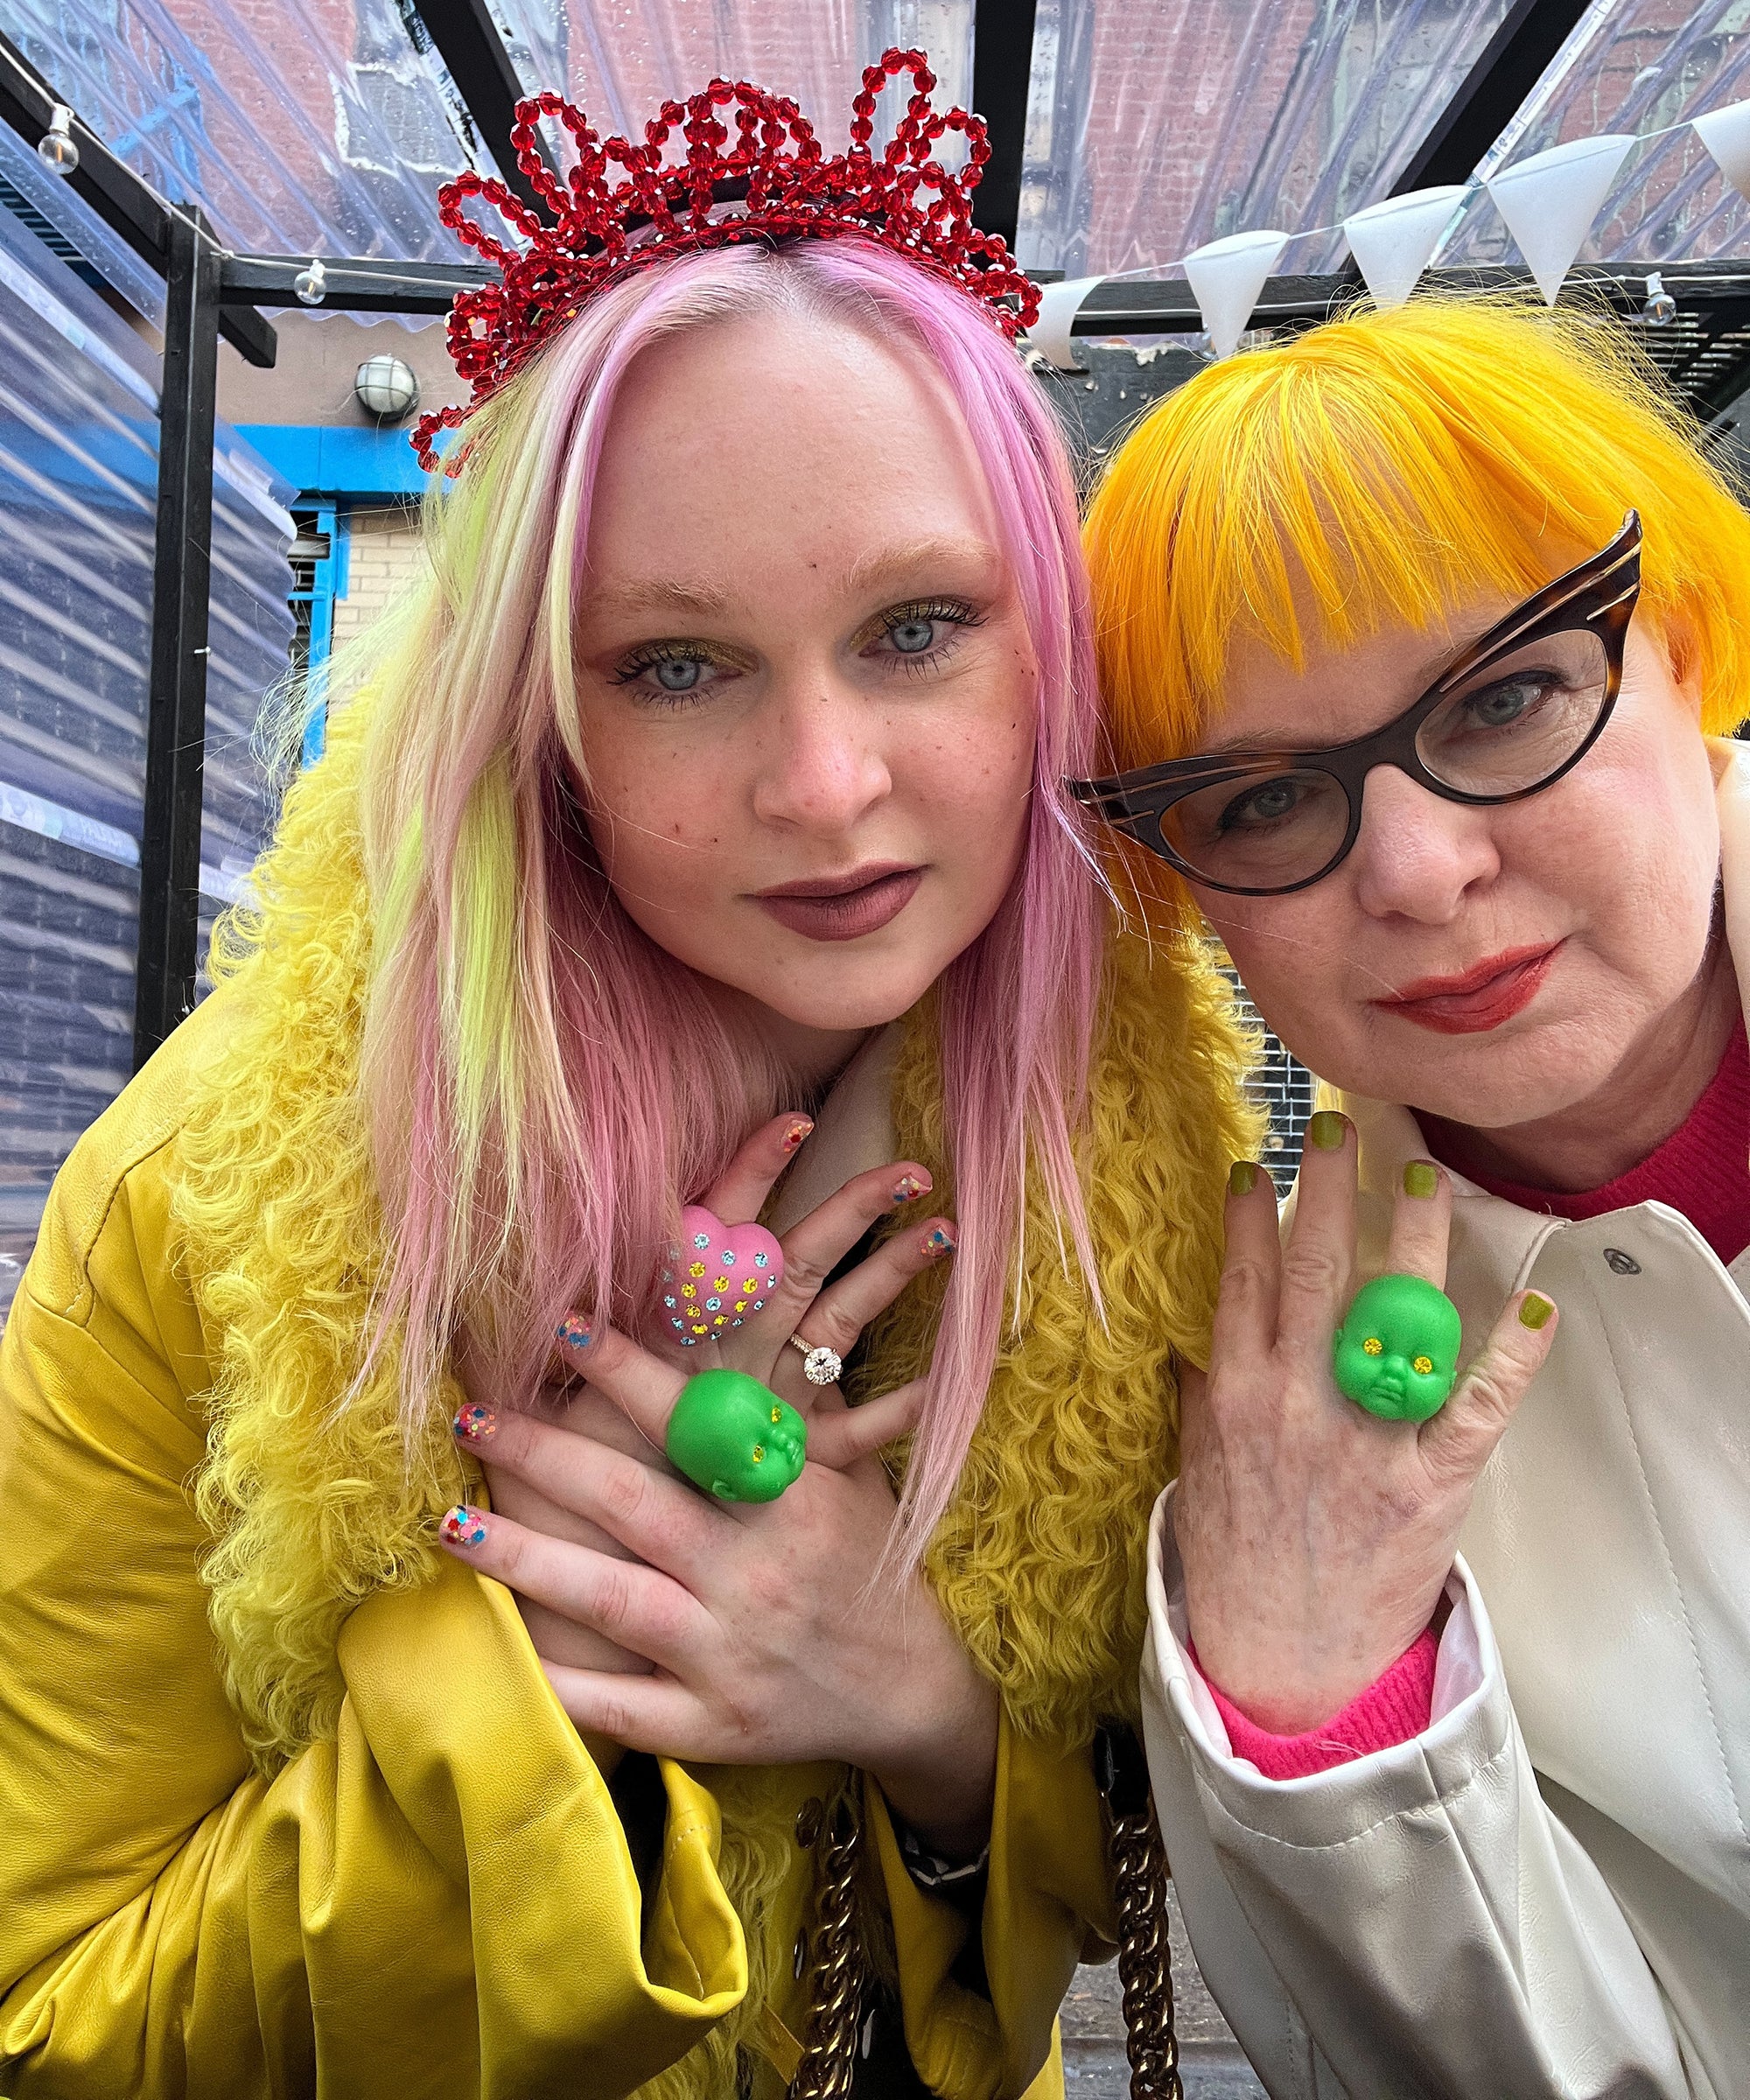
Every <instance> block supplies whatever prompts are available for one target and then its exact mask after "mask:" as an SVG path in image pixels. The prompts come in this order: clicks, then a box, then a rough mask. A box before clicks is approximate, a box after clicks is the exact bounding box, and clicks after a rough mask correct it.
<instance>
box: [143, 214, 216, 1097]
mask: <svg viewBox="0 0 1750 2100" xmlns="http://www.w3.org/2000/svg"><path fill="white" fill-rule="evenodd" d="M166 259H167V262H168V265H169V267H168V270H167V273H166V281H165V351H164V393H163V397H162V402H161V405H160V409H159V421H158V536H157V544H156V551H155V555H154V562H153V570H152V652H151V699H150V711H149V714H148V717H147V723H146V803H145V828H144V836H143V837H142V840H141V844H140V947H139V974H138V977H137V982H136V985H135V994H134V1068H135V1069H136V1070H138V1069H139V1068H140V1067H141V1066H142V1065H143V1064H144V1062H145V1061H146V1060H147V1059H148V1058H149V1057H150V1056H151V1054H152V1052H153V1051H154V1050H156V1049H157V1048H158V1045H159V1044H160V1043H162V1042H163V1041H164V1040H165V1037H166V1036H168V1035H169V1033H170V1032H171V1031H172V1028H174V1027H175V1026H176V1025H177V1023H178V1022H179V1021H180V1020H181V1019H183V1017H184V1015H185V1014H187V1013H189V1012H192V1011H193V1006H194V974H195V965H196V949H197V943H198V940H199V927H198V922H197V917H196V914H197V911H198V907H199V898H200V776H201V766H202V761H203V759H204V757H205V749H206V742H207V597H208V590H209V586H210V581H211V572H212V544H213V420H214V392H215V389H216V388H217V384H218V375H219V251H218V249H217V248H215V247H214V243H213V241H212V238H211V229H210V228H209V227H208V226H207V221H206V220H205V219H203V218H202V217H201V215H200V213H199V212H198V211H197V210H195V209H194V208H193V207H192V206H184V207H182V208H181V211H180V212H179V213H172V214H171V220H170V228H169V245H168V254H167V258H166Z"/></svg>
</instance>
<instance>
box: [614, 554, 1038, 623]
mask: <svg viewBox="0 0 1750 2100" xmlns="http://www.w3.org/2000/svg"><path fill="white" fill-rule="evenodd" d="M999 561H1000V556H998V550H997V549H996V548H994V547H993V546H992V545H991V543H990V542H989V541H988V540H982V539H973V538H962V539H956V538H951V537H941V538H933V539H921V540H910V541H907V542H902V543H901V544H900V545H897V546H893V547H879V548H874V549H871V550H870V551H869V552H868V553H867V554H863V555H859V556H858V558H857V559H856V560H855V561H854V562H852V563H851V565H850V567H849V568H848V569H846V570H844V572H843V575H842V581H841V587H842V589H843V591H844V595H845V596H846V597H848V598H863V597H865V596H868V595H870V594H872V593H873V592H874V591H877V590H878V589H879V586H881V585H882V584H886V583H888V582H890V581H892V580H893V579H896V578H900V577H907V576H914V575H915V574H916V573H917V572H918V571H919V570H923V569H932V568H945V567H949V566H961V567H966V566H977V567H980V568H984V569H991V568H995V567H996V566H997V565H998V563H999ZM590 605H591V609H592V610H594V611H596V612H598V613H607V614H610V615H613V614H618V613H682V614H688V613H690V614H694V615H697V617H700V618H703V619H711V618H715V617H718V616H719V615H721V614H723V613H727V612H729V611H730V610H731V609H732V600H731V598H730V596H729V594H728V592H727V591H721V590H719V589H718V587H717V586H716V585H715V584H708V583H699V582H688V581H686V580H685V579H683V578H682V577H660V576H653V577H641V578H640V579H639V580H638V581H636V582H634V583H627V584H619V585H613V586H610V587H609V588H608V589H606V590H597V591H591V592H590Z"/></svg>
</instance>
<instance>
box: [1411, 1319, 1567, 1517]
mask: <svg viewBox="0 0 1750 2100" xmlns="http://www.w3.org/2000/svg"><path fill="white" fill-rule="evenodd" d="M1560 1318H1561V1316H1560V1314H1559V1313H1558V1312H1557V1310H1556V1306H1555V1301H1554V1300H1553V1299H1548V1298H1545V1297H1544V1294H1543V1292H1540V1291H1522V1292H1518V1293H1517V1294H1516V1296H1515V1297H1513V1298H1510V1299H1508V1301H1507V1303H1506V1305H1505V1306H1502V1311H1501V1317H1500V1319H1499V1320H1496V1321H1495V1326H1494V1328H1493V1329H1492V1330H1491V1332H1490V1334H1489V1338H1488V1341H1487V1342H1486V1343H1485V1344H1484V1346H1483V1351H1482V1354H1481V1355H1480V1356H1479V1357H1478V1358H1477V1360H1476V1362H1474V1364H1472V1366H1471V1368H1470V1369H1469V1370H1468V1371H1467V1372H1466V1374H1465V1376H1464V1377H1463V1379H1462V1380H1461V1381H1460V1385H1459V1390H1457V1392H1455V1393H1454V1394H1453V1397H1452V1398H1451V1399H1450V1400H1449V1401H1448V1402H1447V1403H1446V1406H1445V1407H1443V1408H1442V1409H1441V1410H1440V1411H1439V1414H1438V1415H1436V1416H1435V1417H1434V1418H1433V1419H1432V1421H1430V1422H1426V1423H1425V1424H1424V1425H1423V1426H1422V1428H1421V1430H1420V1432H1418V1442H1419V1444H1420V1446H1421V1451H1422V1456H1423V1460H1424V1462H1425V1464H1426V1465H1427V1466H1428V1467H1429V1468H1430V1470H1431V1471H1432V1472H1435V1473H1439V1474H1444V1475H1446V1477H1447V1478H1459V1479H1462V1480H1464V1481H1474V1480H1475V1479H1476V1477H1477V1475H1478V1474H1480V1473H1481V1471H1482V1469H1483V1467H1485V1466H1486V1465H1487V1464H1488V1458H1489V1453H1491V1452H1492V1451H1493V1450H1494V1449H1495V1446H1496V1445H1497V1444H1498V1443H1500V1441H1501V1439H1502V1436H1503V1435H1504V1434H1505V1433H1506V1431H1507V1425H1508V1424H1509V1422H1510V1421H1512V1419H1513V1417H1514V1414H1515V1412H1516V1410H1517V1408H1518V1406H1519V1403H1520V1402H1521V1401H1522V1400H1523V1398H1524V1397H1525V1394H1526V1390H1527V1389H1528V1388H1529V1387H1530V1383H1531V1381H1532V1379H1533V1378H1534V1377H1535V1376H1537V1372H1538V1371H1539V1370H1540V1369H1542V1368H1543V1365H1544V1359H1545V1358H1546V1357H1547V1356H1548V1355H1549V1354H1550V1350H1551V1345H1552V1344H1553V1343H1554V1341H1555V1339H1556V1329H1557V1327H1558V1324H1559V1322H1560Z"/></svg>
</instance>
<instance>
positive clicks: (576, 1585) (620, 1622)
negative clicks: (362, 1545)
mask: <svg viewBox="0 0 1750 2100" xmlns="http://www.w3.org/2000/svg"><path fill="white" fill-rule="evenodd" d="M437 1535H438V1539H439V1543H440V1544H442V1545H443V1547H444V1551H445V1552H447V1553H448V1554H450V1555H451V1558H454V1559H456V1560H459V1561H461V1562H463V1563H464V1564H465V1565H467V1566H469V1567H472V1568H478V1569H479V1572H480V1573H481V1574H483V1575H490V1576H491V1577H492V1578H493V1580H494V1581H496V1582H501V1583H503V1584H504V1586H505V1587H506V1588H507V1589H511V1590H514V1591H515V1592H516V1593H518V1595H519V1596H522V1597H527V1598H528V1599H529V1600H531V1601H532V1602H534V1603H535V1604H540V1605H544V1606H545V1607H547V1609H548V1610H549V1611H550V1612H556V1613H557V1614H558V1615H559V1616H560V1617H561V1618H562V1619H570V1620H572V1621H575V1622H576V1623H577V1625H579V1626H586V1627H588V1628H590V1629H591V1631H592V1632H594V1633H598V1634H603V1635H606V1637H607V1638H608V1639H609V1640H610V1641H613V1642H616V1643H617V1644H618V1645H619V1646H620V1647H621V1648H625V1649H631V1651H632V1653H633V1654H634V1655H636V1656H645V1657H646V1658H647V1659H648V1661H650V1662H652V1663H655V1664H656V1665H657V1667H658V1668H659V1669H663V1670H669V1669H673V1668H675V1667H676V1665H689V1666H690V1665H691V1664H693V1663H696V1662H697V1659H698V1658H699V1657H700V1656H702V1655H704V1653H706V1652H707V1650H708V1649H709V1648H710V1646H711V1642H712V1640H713V1638H714V1636H713V1633H712V1628H711V1618H710V1616H709V1614H707V1613H706V1611H705V1610H704V1607H703V1606H702V1605H701V1604H700V1603H699V1602H698V1600H697V1598H695V1597H694V1596H693V1594H692V1593H691V1592H690V1590H687V1589H685V1588H684V1587H683V1586H682V1585H681V1584H680V1583H678V1582H676V1581H675V1580H674V1579H673V1578H672V1577H671V1576H668V1575H664V1574H662V1572H660V1571H659V1570H658V1569H655V1568H648V1567H645V1566H644V1565H642V1564H641V1563H640V1562H638V1561H635V1560H618V1559H615V1558H614V1557H613V1555H612V1554H608V1553H595V1552H591V1550H590V1549H589V1547H587V1546H574V1545H571V1544H568V1543H567V1542H566V1541H564V1540H563V1539H556V1538H549V1537H547V1535H546V1534H545V1533H544V1532H541V1531H530V1530H526V1529H525V1528H524V1526H522V1525H521V1524H519V1523H514V1522H513V1521H512V1520H511V1519H510V1518H509V1517H506V1516H489V1515H488V1514H487V1513H486V1511H484V1510H480V1509H472V1508H471V1507H469V1506H468V1505H466V1504H461V1505H458V1507H457V1508H456V1509H451V1511H450V1512H449V1513H448V1515H447V1516H445V1517H444V1520H443V1522H442V1523H440V1524H439V1526H438V1528H437Z"/></svg>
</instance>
